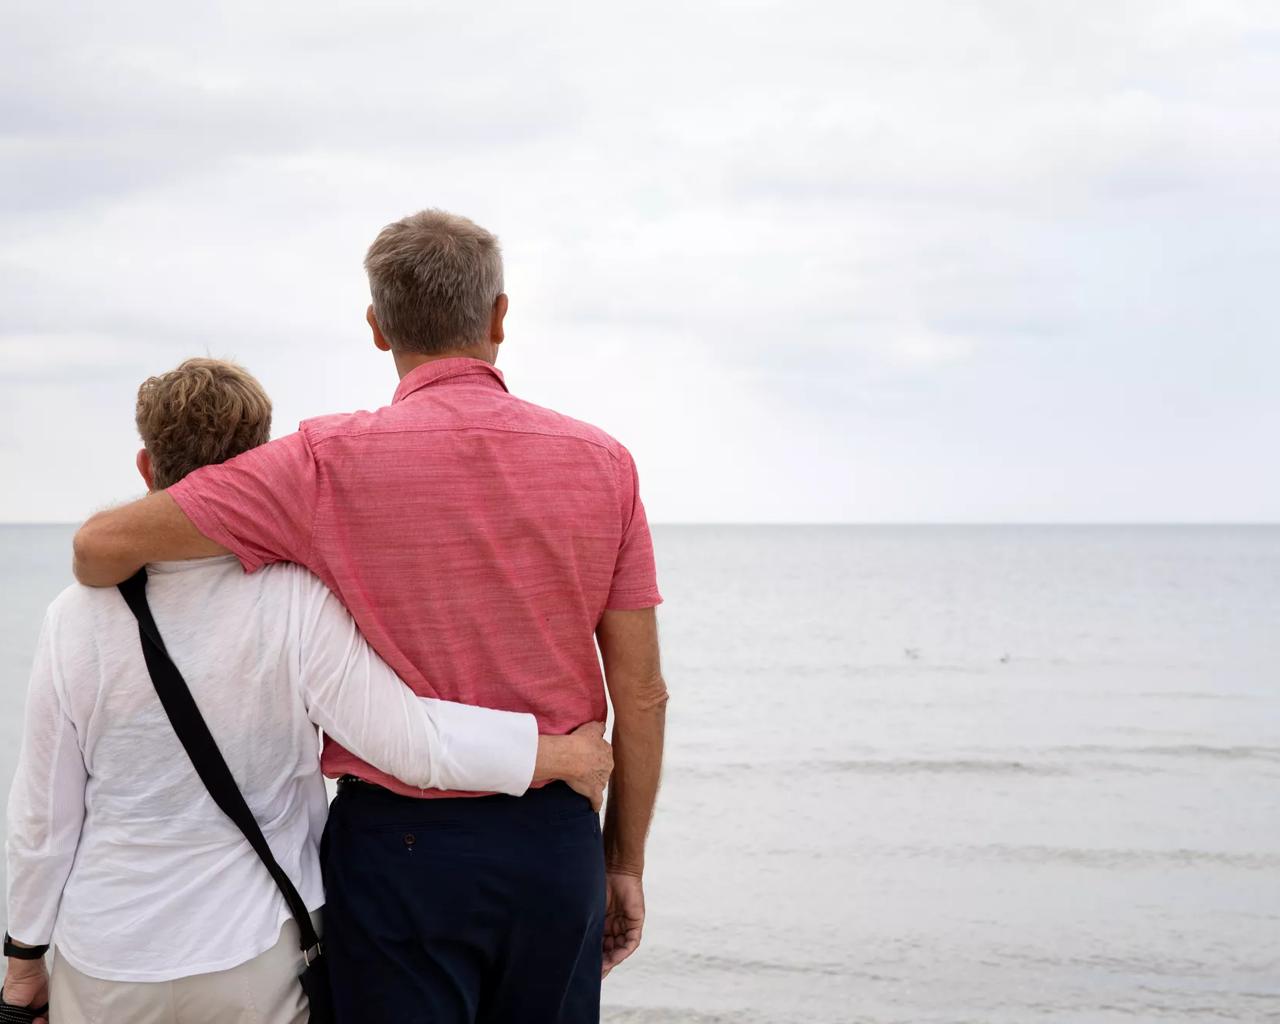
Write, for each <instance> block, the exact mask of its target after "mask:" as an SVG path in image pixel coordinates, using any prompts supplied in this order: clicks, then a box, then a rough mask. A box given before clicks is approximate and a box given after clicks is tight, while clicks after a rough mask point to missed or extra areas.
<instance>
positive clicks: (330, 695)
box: [299, 574, 538, 796]
mask: <svg viewBox="0 0 1280 1024" xmlns="http://www.w3.org/2000/svg"><path fill="white" fill-rule="evenodd" d="M300 575H301V576H302V577H303V585H302V586H301V589H300V597H299V605H300V612H301V614H300V625H301V631H302V637H301V644H300V648H301V666H300V674H301V683H302V692H303V698H304V700H305V701H306V704H307V713H308V715H309V716H310V718H311V720H312V721H313V722H315V724H316V725H318V726H320V728H321V729H323V730H324V731H325V733H326V734H327V735H329V736H332V737H333V738H334V739H335V740H337V741H338V742H339V743H341V744H342V745H343V746H344V747H346V748H347V749H348V750H350V751H351V752H352V753H354V754H355V755H356V756H357V757H359V758H361V759H362V760H365V761H368V762H369V763H370V764H371V765H373V766H374V767H375V768H378V769H380V770H381V771H384V772H387V773H388V774H390V775H394V776H395V777H396V778H398V779H400V780H401V781H402V782H405V783H407V784H408V785H410V786H417V787H419V788H420V789H454V790H462V791H466V792H479V793H508V794H510V795H512V796H519V795H520V794H522V793H524V792H525V790H527V789H528V788H529V784H530V782H532V780H533V769H534V763H535V761H536V759H537V756H538V722H537V719H536V718H535V717H534V716H533V715H526V714H519V713H516V712H511V711H497V710H493V709H490V708H480V707H472V706H470V705H466V704H457V703H454V702H453V701H445V700H435V699H434V698H428V697H418V696H416V695H415V694H414V693H413V691H412V690H410V689H409V687H407V686H406V685H405V684H404V683H403V682H402V681H401V680H400V677H399V676H397V675H396V674H395V672H394V671H393V670H392V669H391V667H390V666H389V665H387V663H386V662H385V661H383V660H382V659H381V658H380V657H378V654H377V653H376V652H375V651H374V650H373V648H372V647H370V646H369V644H368V642H367V641H366V640H365V639H364V637H363V636H362V635H361V633H360V630H359V628H358V627H357V626H356V623H355V620H354V619H353V618H352V617H351V614H350V613H349V612H348V611H347V610H346V608H344V607H343V606H342V604H341V602H340V601H339V600H338V599H337V597H335V596H334V594H333V592H332V591H330V590H329V588H328V587H326V586H325V585H324V584H323V583H322V582H321V581H320V580H318V579H316V578H315V577H313V576H310V574H300Z"/></svg>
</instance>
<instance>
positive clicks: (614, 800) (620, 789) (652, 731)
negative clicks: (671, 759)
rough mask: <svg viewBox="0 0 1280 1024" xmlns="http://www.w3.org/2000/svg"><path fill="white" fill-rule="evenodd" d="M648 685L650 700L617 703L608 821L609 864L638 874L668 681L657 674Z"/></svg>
mask: <svg viewBox="0 0 1280 1024" xmlns="http://www.w3.org/2000/svg"><path fill="white" fill-rule="evenodd" d="M646 689H647V690H648V692H649V693H650V694H651V696H650V698H649V699H648V700H646V701H643V702H637V703H636V706H634V707H625V708H619V707H615V709H614V711H615V713H616V720H615V722H614V727H613V777H612V779H611V780H610V782H609V804H608V807H607V809H606V811H605V822H604V854H605V867H606V869H607V870H609V871H614V872H619V873H621V874H628V875H636V876H639V875H642V874H643V873H644V847H645V840H646V839H647V838H648V835H649V823H650V821H651V820H652V819H653V808H654V804H655V803H656V801H657V798H658V783H659V780H660V778H661V775H662V746H663V738H664V735H665V731H666V712H667V707H666V705H667V693H666V687H665V685H663V683H662V680H661V679H660V678H659V679H657V680H656V681H655V682H654V683H653V684H652V685H651V686H649V687H647V688H646Z"/></svg>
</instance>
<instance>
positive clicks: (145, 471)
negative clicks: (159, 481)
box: [134, 448, 156, 491]
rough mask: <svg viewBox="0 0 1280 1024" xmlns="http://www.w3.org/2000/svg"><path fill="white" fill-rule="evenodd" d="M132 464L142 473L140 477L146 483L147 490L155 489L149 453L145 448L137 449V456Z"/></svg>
mask: <svg viewBox="0 0 1280 1024" xmlns="http://www.w3.org/2000/svg"><path fill="white" fill-rule="evenodd" d="M134 465H136V466H137V467H138V472H139V473H140V474H141V475H142V479H143V481H144V482H145V483H146V485H147V490H148V491H154V490H155V489H156V485H155V472H154V470H153V469H152V467H151V455H150V453H149V452H148V451H147V450H146V449H145V448H139V449H138V457H137V459H136V460H135V461H134Z"/></svg>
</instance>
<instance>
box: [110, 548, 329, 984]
mask: <svg viewBox="0 0 1280 1024" xmlns="http://www.w3.org/2000/svg"><path fill="white" fill-rule="evenodd" d="M118 589H119V590H120V593H121V594H122V595H123V596H124V599H125V602H126V603H127V604H128V605H129V610H130V611H131V612H133V614H134V617H135V618H137V620H138V636H139V638H140V639H141V640H142V654H143V657H144V658H145V659H146V662H147V671H148V672H149V673H150V674H151V682H152V684H153V685H154V686H155V688H156V694H157V695H158V696H159V697H160V703H161V705H163V706H164V710H165V714H167V715H168V716H169V721H170V723H171V724H172V725H173V731H174V732H175V733H177V734H178V740H179V741H180V742H181V743H182V746H183V749H185V750H186V752H187V756H188V757H190V758H191V763H192V765H194V766H195V770H196V774H197V775H199V776H200V781H201V782H203V783H204V786H205V789H207V790H208V791H209V795H210V796H211V797H213V802H214V803H215V804H217V805H218V806H219V807H220V808H221V809H222V812H223V813H224V814H225V815H226V816H227V817H228V818H230V819H231V820H232V821H233V822H234V823H235V825H236V827H237V828H238V829H240V831H241V832H243V833H244V837H245V839H247V840H248V841H249V845H250V846H252V847H253V850H254V852H255V853H256V854H257V855H258V857H259V858H260V859H261V860H262V863H263V864H264V865H265V866H266V869H267V870H268V871H269V872H271V877H272V878H273V879H275V883H276V885H278V886H279V887H280V891H281V892H282V893H283V894H284V899H285V902H286V903H288V904H289V911H290V913H292V914H293V919H294V920H295V921H297V922H298V932H299V934H300V936H301V940H302V950H303V953H304V955H305V957H306V960H307V962H308V963H310V962H311V961H312V960H313V959H315V957H317V956H319V955H320V952H321V950H320V937H319V936H318V935H317V934H316V930H315V927H314V926H313V925H312V923H311V914H310V913H308V911H307V905H306V903H305V902H303V899H302V897H301V896H300V895H299V894H298V890H297V889H296V888H295V887H294V884H293V882H291V881H290V880H289V876H288V875H287V874H285V872H284V869H283V868H282V867H280V865H279V864H278V863H277V862H276V858H275V855H274V854H273V853H272V852H271V847H270V846H269V845H268V844H267V838H266V836H264V835H263V834H262V829H261V828H259V827H258V822H257V821H256V820H255V819H254V817H253V812H252V811H251V810H250V809H249V805H248V804H247V803H245V799H244V794H243V793H241V792H240V787H239V786H237V785H236V780H235V776H233V775H232V774H231V769H230V768H228V767H227V762H226V761H225V760H224V759H223V757H222V751H220V750H219V749H218V744H217V742H216V741H215V740H214V738H213V734H212V733H211V732H209V726H208V725H207V724H206V723H205V720H204V717H203V716H202V715H201V714H200V708H199V707H198V706H197V704H196V702H195V698H194V697H192V696H191V690H190V689H188V688H187V682H186V680H185V679H183V678H182V673H181V672H179V671H178V666H177V665H175V664H174V663H173V659H171V658H170V657H169V653H168V651H166V650H165V646H164V641H163V640H162V639H161V638H160V631H159V630H158V629H157V628H156V621H155V619H154V618H152V617H151V607H150V605H148V604H147V570H146V569H139V570H138V572H137V573H136V574H135V575H134V576H132V577H130V578H129V579H127V580H125V581H124V582H123V583H121V584H120V585H119V588H118Z"/></svg>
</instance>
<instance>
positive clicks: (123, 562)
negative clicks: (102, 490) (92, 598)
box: [72, 491, 227, 587]
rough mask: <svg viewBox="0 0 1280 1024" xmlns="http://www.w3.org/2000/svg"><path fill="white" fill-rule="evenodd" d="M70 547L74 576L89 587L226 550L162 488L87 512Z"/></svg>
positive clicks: (218, 553) (113, 582)
mask: <svg viewBox="0 0 1280 1024" xmlns="http://www.w3.org/2000/svg"><path fill="white" fill-rule="evenodd" d="M73 550H74V561H73V563H72V567H73V569H74V571H75V574H76V579H78V580H79V581H80V582H81V583H83V584H85V585H86V586H90V587H113V586H115V585H116V584H117V583H119V582H121V581H122V580H127V579H128V578H129V577H130V576H132V575H133V574H134V573H135V572H137V571H138V570H139V569H141V568H142V567H143V566H144V565H146V564H147V563H148V562H159V561H167V560H176V559H183V558H202V557H205V556H208V555H222V554H226V553H227V549H226V548H224V547H223V546H222V545H221V544H218V543H216V542H214V541H211V540H209V538H207V537H205V536H204V535H203V534H202V533H201V532H200V531H199V530H197V529H196V528H195V525H194V524H193V523H192V522H191V520H190V519H188V518H187V517H186V515H185V514H184V513H183V511H182V509H180V508H179V507H178V505H177V503H176V502H174V500H173V499H172V498H171V497H169V495H168V494H166V493H165V492H164V491H156V492H155V493H153V494H149V495H147V496H146V497H145V498H142V499H140V500H138V501H134V502H130V503H129V504H128V505H122V506H120V507H119V508H113V509H108V510H107V511H105V512H99V513H97V514H96V515H94V516H91V517H90V518H89V519H88V520H87V521H86V522H85V524H84V525H83V526H81V527H80V529H79V530H77V531H76V536H75V540H74V541H73Z"/></svg>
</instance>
